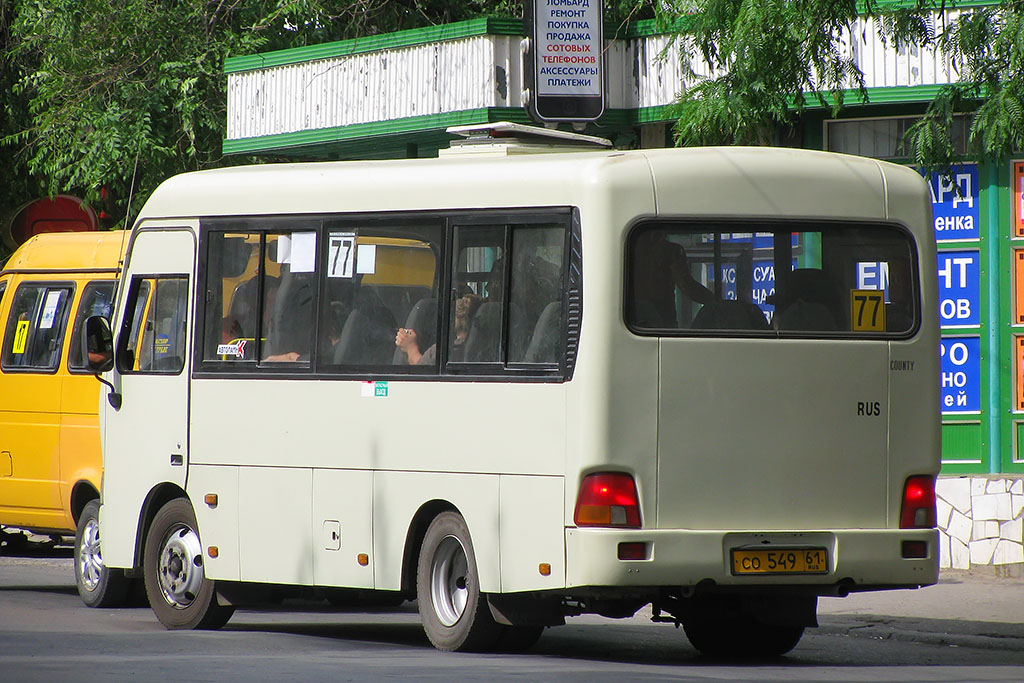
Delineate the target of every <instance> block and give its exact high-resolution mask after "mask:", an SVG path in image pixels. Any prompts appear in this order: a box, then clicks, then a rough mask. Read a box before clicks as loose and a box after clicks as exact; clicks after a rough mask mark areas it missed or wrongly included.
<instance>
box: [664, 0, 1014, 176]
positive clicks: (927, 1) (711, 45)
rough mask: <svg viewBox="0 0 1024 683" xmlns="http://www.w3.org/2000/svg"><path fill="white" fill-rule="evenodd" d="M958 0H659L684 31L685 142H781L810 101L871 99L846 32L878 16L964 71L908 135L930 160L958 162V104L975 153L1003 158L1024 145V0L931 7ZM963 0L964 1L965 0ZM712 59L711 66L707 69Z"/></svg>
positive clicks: (668, 23) (679, 131) (896, 36)
mask: <svg viewBox="0 0 1024 683" xmlns="http://www.w3.org/2000/svg"><path fill="white" fill-rule="evenodd" d="M957 4H958V3H957V1H956V0H908V1H905V2H892V1H891V0H889V1H885V0H861V1H857V0H692V1H690V0H677V2H675V3H672V2H659V3H655V5H654V8H655V11H656V13H657V15H658V17H659V19H660V21H661V23H662V26H664V27H667V28H671V30H673V31H675V32H677V33H678V38H679V40H680V41H681V42H682V50H681V53H682V54H683V67H684V73H685V74H686V77H687V82H688V83H690V85H689V87H687V88H686V89H685V90H684V91H683V92H682V94H681V96H680V98H679V100H678V101H677V102H676V104H675V105H674V107H673V109H672V114H673V116H674V117H675V118H676V119H677V124H676V127H675V137H676V141H677V143H678V144H681V145H703V144H753V145H770V144H773V143H777V141H778V138H777V136H778V131H779V130H780V129H783V128H784V127H785V126H787V125H790V124H792V123H794V122H795V121H796V120H797V119H798V118H799V116H800V115H801V114H802V113H803V112H804V110H805V109H806V108H807V107H808V106H809V105H819V106H824V107H828V108H830V109H831V111H832V114H833V115H835V114H837V113H838V112H839V111H840V110H841V109H842V108H843V107H844V105H845V104H847V99H848V98H849V97H850V95H851V94H852V95H853V96H854V98H855V99H856V100H857V101H858V102H863V103H866V102H868V91H867V90H866V88H865V80H864V74H863V72H862V71H861V70H860V67H859V65H858V63H857V60H856V59H855V57H854V56H853V54H852V53H851V52H850V51H849V50H848V49H847V46H846V41H847V40H848V37H849V36H850V35H851V33H852V31H853V30H854V22H855V20H856V19H857V18H858V16H871V17H873V18H874V19H875V22H874V23H875V26H877V28H878V31H879V34H880V37H881V39H882V40H883V41H885V42H886V43H887V44H890V45H896V46H897V47H900V46H901V45H910V44H916V45H918V46H922V47H924V46H938V47H939V48H940V49H942V50H944V51H945V53H946V54H947V55H949V57H950V59H951V61H952V63H953V65H954V67H955V68H956V69H957V71H958V72H959V74H960V80H959V81H958V82H957V83H955V84H952V85H948V86H943V87H941V88H940V89H939V93H938V95H937V96H936V98H935V99H934V101H932V102H931V103H929V105H928V108H927V111H926V112H925V115H924V117H923V118H922V119H921V121H920V122H919V123H917V124H916V125H915V126H913V127H912V128H911V129H910V130H909V132H908V135H907V138H906V140H905V143H906V146H905V149H906V151H907V156H908V157H911V158H913V159H914V160H915V161H916V162H917V163H918V164H920V165H921V166H923V167H925V168H927V169H930V170H945V169H948V167H949V165H950V164H951V163H954V162H955V161H957V160H959V157H958V155H957V154H956V151H955V147H954V144H953V140H952V122H953V117H954V115H956V114H961V113H965V112H971V113H973V123H972V126H971V129H970V139H969V153H971V154H973V155H977V156H979V157H981V158H983V159H986V158H989V159H1005V158H1007V157H1008V156H1009V155H1010V154H1012V153H1013V152H1014V151H1019V150H1021V149H1024V139H1022V138H1024V100H1022V96H1024V72H1022V66H1024V11H1022V10H1024V2H1022V1H1021V0H1003V2H999V3H997V4H995V5H993V6H987V7H972V8H971V11H969V12H961V13H960V14H959V16H958V17H956V18H954V19H952V20H950V21H948V22H938V25H936V22H935V21H934V20H933V14H932V10H935V9H944V8H956V7H957ZM960 4H964V3H960ZM704 64H707V65H710V67H711V72H710V73H707V72H706V71H705V72H703V73H702V70H703V68H704Z"/></svg>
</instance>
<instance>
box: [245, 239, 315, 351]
mask: <svg viewBox="0 0 1024 683" xmlns="http://www.w3.org/2000/svg"><path fill="white" fill-rule="evenodd" d="M265 240H266V249H265V250H264V254H263V261H262V265H261V268H262V269H263V272H264V273H266V274H268V276H266V277H264V278H263V291H262V301H263V319H264V321H265V325H266V341H265V342H264V341H263V340H262V339H261V340H260V344H259V348H260V359H261V362H262V363H269V364H274V363H294V362H304V363H308V362H309V359H310V352H311V351H312V348H313V319H314V310H315V303H316V287H317V270H316V260H317V259H316V255H317V249H316V247H317V242H316V233H315V232H307V231H295V232H289V233H280V234H268V235H266V236H265ZM274 269H276V270H277V271H278V272H279V273H280V278H274V277H273V276H270V275H269V274H270V273H271V272H272V270H274Z"/></svg>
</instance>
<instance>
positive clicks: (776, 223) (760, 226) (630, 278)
mask: <svg viewBox="0 0 1024 683" xmlns="http://www.w3.org/2000/svg"><path fill="white" fill-rule="evenodd" d="M673 227H675V228H677V229H678V230H679V231H680V232H690V233H693V234H699V233H715V234H725V233H769V232H770V233H773V234H774V235H776V240H777V239H778V235H780V234H784V233H786V232H790V233H797V232H819V233H821V234H822V241H824V239H825V238H824V235H825V233H826V232H829V231H833V230H834V231H836V232H838V231H840V230H842V229H858V228H860V229H882V230H891V231H892V232H894V233H896V234H899V235H900V236H901V238H902V239H903V240H905V242H906V244H907V245H908V247H909V254H908V256H909V258H910V269H911V277H912V282H913V286H912V288H911V289H912V295H913V306H914V322H913V324H912V325H911V327H910V328H909V329H907V330H903V331H898V332H897V331H893V332H867V331H852V330H836V331H825V330H792V329H791V330H780V329H776V328H774V327H770V328H769V329H767V330H740V329H708V328H703V329H700V328H698V329H692V328H666V327H643V326H640V325H636V324H634V322H633V320H632V316H631V311H630V305H631V303H632V301H633V298H634V293H633V283H634V270H635V269H634V264H633V261H634V259H633V258H632V257H633V245H634V244H635V240H636V238H637V235H639V234H640V233H642V232H643V231H645V230H647V229H655V230H656V229H664V228H669V229H671V228H673ZM778 244H779V242H778V241H776V247H775V248H774V249H773V254H774V260H775V272H776V276H775V278H776V279H775V281H776V283H778V282H779V275H778V274H779V273H780V272H785V273H787V274H788V273H789V272H791V271H790V270H789V266H788V264H789V263H790V260H791V251H790V249H789V248H788V243H786V244H784V245H783V248H781V249H780V248H778ZM625 245H626V248H625V250H624V252H623V262H624V265H623V282H622V309H621V311H620V315H621V316H622V321H623V324H624V325H625V326H626V328H627V329H628V330H629V331H630V332H631V333H632V334H634V335H637V336H639V337H672V338H676V337H679V338H685V337H712V338H754V339H838V340H855V341H865V340H886V341H891V340H900V339H910V338H912V337H914V336H915V335H916V334H917V333H918V331H919V330H920V328H921V311H922V308H921V272H920V252H919V249H918V244H917V239H916V237H915V236H914V233H913V232H912V231H911V230H910V229H909V228H908V227H907V226H906V225H904V224H902V223H899V222H896V221H885V220H873V219H860V220H837V219H813V218H780V217H777V216H776V217H747V216H744V217H721V216H714V217H690V216H687V217H679V218H643V219H639V220H637V221H636V222H635V223H634V224H633V225H631V226H630V228H629V230H628V231H627V235H626V241H625ZM715 248H716V249H717V248H718V244H717V240H716V247H715ZM876 248H877V247H876ZM780 264H787V267H786V268H785V269H782V268H780V267H779V266H780ZM784 277H785V276H784ZM715 284H716V289H717V288H718V282H717V278H716V283H715ZM719 294H720V292H719Z"/></svg>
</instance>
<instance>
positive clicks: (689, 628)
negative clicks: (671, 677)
mask: <svg viewBox="0 0 1024 683" xmlns="http://www.w3.org/2000/svg"><path fill="white" fill-rule="evenodd" d="M683 630H684V631H685V632H686V637H687V638H688V639H689V640H690V644H691V645H693V646H694V647H695V648H697V650H699V651H700V653H701V654H703V655H706V656H708V657H715V658H721V659H753V658H769V657H780V656H782V655H784V654H786V653H787V652H789V651H790V650H792V649H793V648H794V647H796V645H797V643H799V642H800V638H801V637H802V636H803V634H804V627H803V626H782V625H778V624H764V623H761V622H759V621H747V620H742V621H739V622H737V621H729V620H717V619H708V618H694V619H690V620H688V621H686V622H685V623H684V624H683Z"/></svg>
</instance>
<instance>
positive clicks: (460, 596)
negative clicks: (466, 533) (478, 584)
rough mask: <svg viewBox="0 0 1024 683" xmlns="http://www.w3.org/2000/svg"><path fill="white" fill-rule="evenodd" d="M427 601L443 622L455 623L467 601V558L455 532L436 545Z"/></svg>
mask: <svg viewBox="0 0 1024 683" xmlns="http://www.w3.org/2000/svg"><path fill="white" fill-rule="evenodd" d="M430 601H431V602H432V603H433V605H434V613H435V614H436V615H437V618H438V620H439V621H440V622H441V623H442V624H444V625H445V626H454V625H455V624H457V623H458V621H459V619H461V618H462V615H463V613H464V612H465V611H466V603H467V602H468V601H469V560H468V559H467V557H466V549H465V548H464V547H463V546H462V541H460V540H459V539H458V538H456V537H455V536H445V537H444V538H443V539H441V542H440V543H439V544H438V546H437V551H436V552H435V553H434V561H433V562H432V563H431V567H430Z"/></svg>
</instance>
